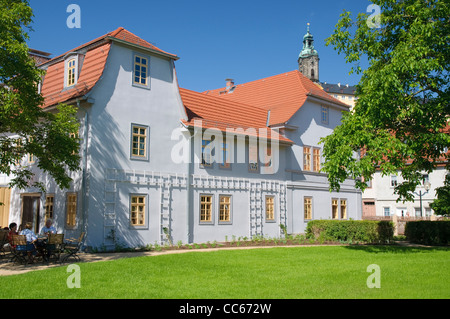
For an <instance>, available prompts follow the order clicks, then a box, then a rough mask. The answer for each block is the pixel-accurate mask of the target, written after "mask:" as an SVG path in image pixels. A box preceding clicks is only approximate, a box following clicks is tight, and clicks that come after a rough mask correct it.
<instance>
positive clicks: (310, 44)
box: [298, 23, 319, 82]
mask: <svg viewBox="0 0 450 319" xmlns="http://www.w3.org/2000/svg"><path fill="white" fill-rule="evenodd" d="M298 69H299V70H300V72H302V73H303V75H305V76H306V77H308V78H309V79H310V80H311V81H313V82H319V53H317V51H316V50H315V49H314V38H313V36H312V34H311V33H310V32H309V23H308V32H307V33H306V34H305V36H304V37H303V50H302V52H300V55H299V57H298Z"/></svg>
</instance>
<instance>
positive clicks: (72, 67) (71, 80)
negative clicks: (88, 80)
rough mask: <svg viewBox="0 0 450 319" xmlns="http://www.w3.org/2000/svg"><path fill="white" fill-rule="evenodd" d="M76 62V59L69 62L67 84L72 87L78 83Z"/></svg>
mask: <svg viewBox="0 0 450 319" xmlns="http://www.w3.org/2000/svg"><path fill="white" fill-rule="evenodd" d="M75 75H76V61H75V59H71V60H69V61H68V62H67V82H66V86H67V87H69V86H72V85H74V84H75V81H76V77H75Z"/></svg>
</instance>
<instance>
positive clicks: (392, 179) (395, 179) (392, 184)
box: [391, 175, 397, 187]
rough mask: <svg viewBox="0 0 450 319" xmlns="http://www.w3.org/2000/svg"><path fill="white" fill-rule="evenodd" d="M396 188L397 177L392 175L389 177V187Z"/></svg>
mask: <svg viewBox="0 0 450 319" xmlns="http://www.w3.org/2000/svg"><path fill="white" fill-rule="evenodd" d="M396 186H397V176H395V175H392V176H391V187H396Z"/></svg>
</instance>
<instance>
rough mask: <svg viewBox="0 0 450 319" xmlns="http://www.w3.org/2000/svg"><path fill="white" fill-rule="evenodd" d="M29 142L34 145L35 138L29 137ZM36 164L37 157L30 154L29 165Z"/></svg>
mask: <svg viewBox="0 0 450 319" xmlns="http://www.w3.org/2000/svg"><path fill="white" fill-rule="evenodd" d="M28 142H29V143H32V142H33V138H32V137H29V138H28ZM35 162H36V156H34V154H33V153H28V163H29V164H34V163H35Z"/></svg>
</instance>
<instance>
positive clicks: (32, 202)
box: [20, 194, 41, 234]
mask: <svg viewBox="0 0 450 319" xmlns="http://www.w3.org/2000/svg"><path fill="white" fill-rule="evenodd" d="M40 205H41V195H40V194H23V195H22V223H21V225H20V226H21V229H25V224H26V223H31V224H32V225H33V227H32V228H31V229H32V230H33V231H34V232H35V233H36V234H37V233H39V223H40V216H39V215H40V214H39V213H40Z"/></svg>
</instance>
